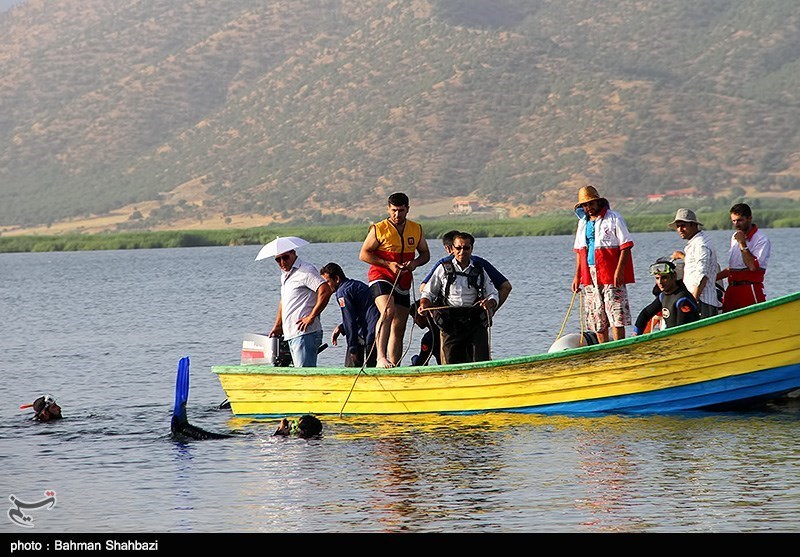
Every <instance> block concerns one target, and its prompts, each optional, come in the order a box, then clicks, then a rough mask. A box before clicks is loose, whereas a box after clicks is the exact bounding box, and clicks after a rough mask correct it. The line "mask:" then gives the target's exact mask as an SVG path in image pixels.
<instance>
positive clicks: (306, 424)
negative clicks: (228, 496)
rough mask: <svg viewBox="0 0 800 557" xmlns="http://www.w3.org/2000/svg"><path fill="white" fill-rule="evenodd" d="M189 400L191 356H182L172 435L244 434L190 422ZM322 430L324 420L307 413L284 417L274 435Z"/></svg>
mask: <svg viewBox="0 0 800 557" xmlns="http://www.w3.org/2000/svg"><path fill="white" fill-rule="evenodd" d="M188 400H189V358H188V356H187V357H185V358H181V359H180V361H179V362H178V375H177V378H176V382H175V407H174V408H173V410H172V420H171V423H170V431H171V432H172V436H173V437H174V438H177V439H186V438H188V439H197V440H206V439H226V438H228V437H234V436H236V435H244V434H242V433H239V432H235V433H215V432H213V431H206V430H205V429H202V428H199V427H197V426H195V425H192V424H190V423H189V418H188V417H187V416H186V403H187V402H188ZM321 432H322V422H320V421H319V419H317V418H316V417H315V416H312V415H310V414H306V415H304V416H300V418H299V419H297V420H291V421H290V420H289V419H288V418H283V419H282V420H281V423H280V427H278V429H277V431H275V433H274V435H283V436H288V435H297V436H298V437H301V438H303V439H308V438H310V437H315V436H318V435H319V434H320V433H321Z"/></svg>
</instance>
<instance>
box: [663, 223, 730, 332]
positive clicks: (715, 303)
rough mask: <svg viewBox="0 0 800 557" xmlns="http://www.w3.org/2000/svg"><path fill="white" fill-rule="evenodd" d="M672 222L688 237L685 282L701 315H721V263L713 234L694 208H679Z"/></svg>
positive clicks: (682, 235) (671, 224) (685, 249)
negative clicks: (706, 228)
mask: <svg viewBox="0 0 800 557" xmlns="http://www.w3.org/2000/svg"><path fill="white" fill-rule="evenodd" d="M669 225H670V226H671V227H672V228H674V229H675V230H677V232H678V234H679V235H680V237H681V238H683V239H684V240H686V247H685V248H684V250H683V251H684V254H685V255H684V265H683V283H684V284H685V285H686V289H687V290H689V292H691V293H692V295H693V296H694V297H695V300H697V302H698V304H699V306H700V317H701V318H705V317H711V316H714V315H717V314H718V313H719V312H720V308H721V307H722V302H720V301H719V299H718V298H717V289H716V286H715V282H716V280H717V273H718V272H719V263H718V261H717V252H716V250H715V249H714V246H713V244H712V243H711V238H709V236H708V234H706V233H705V232H704V231H703V230H701V227H702V226H703V223H702V222H699V221H698V220H697V215H695V213H694V211H692V210H691V209H678V211H677V212H676V213H675V219H674V220H673V221H672V222H671V223H669Z"/></svg>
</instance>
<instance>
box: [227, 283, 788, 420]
mask: <svg viewBox="0 0 800 557" xmlns="http://www.w3.org/2000/svg"><path fill="white" fill-rule="evenodd" d="M799 311H800V293H798V294H793V295H790V296H786V297H784V298H781V299H776V300H772V301H768V302H764V303H763V304H759V305H758V306H752V307H750V308H745V309H743V310H739V311H737V312H732V313H730V314H725V315H721V316H717V317H714V318H711V319H706V320H704V321H701V322H699V323H693V324H690V325H686V326H683V327H677V328H675V329H670V330H667V331H661V332H657V333H652V334H650V335H645V336H641V337H634V338H629V339H625V340H621V341H617V342H612V343H607V344H603V345H597V346H589V347H584V348H579V349H576V350H569V351H565V352H560V353H556V354H541V355H538V356H529V357H523V358H511V359H507V360H497V361H493V362H482V363H476V364H467V365H452V366H428V367H406V368H394V369H389V370H383V369H375V368H367V369H364V370H362V371H361V372H360V373H359V370H358V369H354V368H335V369H334V368H276V367H271V366H216V367H214V368H213V371H214V372H215V373H217V374H219V377H220V381H221V384H222V387H223V389H224V390H225V392H226V394H227V396H228V400H229V402H230V403H231V408H232V410H233V413H234V414H236V415H288V414H302V413H315V414H320V415H322V414H340V413H343V414H408V413H424V412H480V411H490V410H513V409H519V408H526V407H534V406H540V405H551V404H563V403H569V402H573V401H582V400H591V399H601V398H605V397H615V396H622V395H631V394H636V393H647V392H649V391H656V390H660V389H665V388H669V387H680V386H685V385H691V384H694V383H699V382H704V381H711V380H715V379H724V378H726V377H733V376H736V375H741V374H747V373H752V372H755V371H759V370H764V369H773V368H780V367H782V366H790V365H796V364H798V362H800V320H798V319H797V315H798V312H799Z"/></svg>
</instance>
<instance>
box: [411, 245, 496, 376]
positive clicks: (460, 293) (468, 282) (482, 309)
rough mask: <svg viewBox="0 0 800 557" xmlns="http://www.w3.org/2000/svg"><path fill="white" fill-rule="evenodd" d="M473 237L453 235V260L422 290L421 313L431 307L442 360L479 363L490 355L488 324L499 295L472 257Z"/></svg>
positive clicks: (450, 362) (438, 268)
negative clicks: (439, 335) (436, 326)
mask: <svg viewBox="0 0 800 557" xmlns="http://www.w3.org/2000/svg"><path fill="white" fill-rule="evenodd" d="M474 245H475V238H474V237H473V236H472V234H469V233H467V232H459V233H458V234H456V236H455V237H454V238H453V254H454V257H453V260H452V261H451V262H445V263H442V264H440V265H439V266H438V267H437V268H436V270H435V271H434V273H433V276H431V278H430V280H429V281H428V283H427V284H426V285H425V288H424V290H423V291H422V297H421V298H420V301H419V306H420V312H425V311H429V310H428V308H441V309H435V310H433V314H434V320H435V321H436V324H437V325H438V326H439V329H440V330H441V333H440V334H441V337H440V338H441V351H442V353H441V361H442V363H445V364H456V363H464V362H481V361H486V360H489V359H491V355H490V354H489V325H490V324H491V316H492V314H493V313H494V311H495V309H497V303H498V301H499V295H498V293H497V289H496V288H495V286H494V284H493V283H492V281H491V279H490V278H489V275H488V274H487V273H486V270H485V269H483V267H480V266H479V264H476V262H474V261H473V259H472V248H473V247H474Z"/></svg>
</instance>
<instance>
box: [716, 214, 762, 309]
mask: <svg viewBox="0 0 800 557" xmlns="http://www.w3.org/2000/svg"><path fill="white" fill-rule="evenodd" d="M730 213H731V224H733V228H734V229H735V231H734V233H733V236H731V248H730V252H729V253H728V267H727V268H726V269H723V270H722V271H721V272H720V273H719V275H717V278H718V279H728V287H727V288H726V289H725V297H724V298H723V300H722V311H732V310H734V309H739V308H743V307H747V306H750V305H753V304H756V303H758V302H763V301H764V300H766V299H767V296H766V294H765V293H764V275H765V274H766V272H767V263H768V262H769V254H770V251H771V249H772V248H771V244H770V241H769V238H767V235H766V234H764V232H763V231H761V230H760V229H759V228H758V227H757V226H756V224H755V223H754V222H753V211H752V210H751V209H750V206H749V205H747V204H746V203H737V204H736V205H734V206H733V207H731V211H730Z"/></svg>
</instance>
